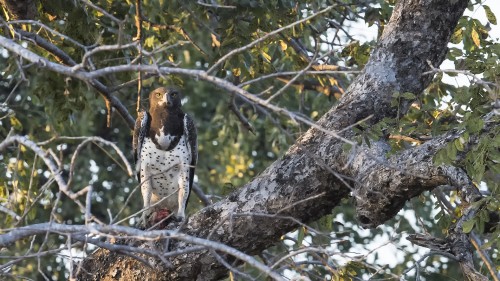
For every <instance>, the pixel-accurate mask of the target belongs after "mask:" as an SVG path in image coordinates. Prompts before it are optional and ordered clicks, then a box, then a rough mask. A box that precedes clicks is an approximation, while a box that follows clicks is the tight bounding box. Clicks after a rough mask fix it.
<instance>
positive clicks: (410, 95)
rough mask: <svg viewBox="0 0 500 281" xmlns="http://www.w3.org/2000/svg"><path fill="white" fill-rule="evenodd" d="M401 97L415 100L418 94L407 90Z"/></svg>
mask: <svg viewBox="0 0 500 281" xmlns="http://www.w3.org/2000/svg"><path fill="white" fill-rule="evenodd" d="M401 97H403V98H404V99H407V100H413V99H415V98H416V96H415V95H414V94H413V93H410V92H405V93H403V94H401Z"/></svg>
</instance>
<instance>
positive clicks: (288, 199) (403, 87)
mask: <svg viewBox="0 0 500 281" xmlns="http://www.w3.org/2000/svg"><path fill="white" fill-rule="evenodd" d="M467 4H468V1H466V0H456V1H441V0H402V1H399V2H398V3H397V4H396V6H395V8H394V12H393V15H392V17H391V19H390V22H389V24H388V25H387V26H386V28H385V30H384V33H383V35H382V37H381V38H380V40H379V42H378V44H377V46H376V48H375V50H374V52H373V54H372V55H371V58H370V60H369V62H368V64H367V65H366V67H365V69H364V71H363V73H362V74H361V75H359V77H358V78H357V79H356V80H355V82H354V83H353V84H352V85H351V87H350V88H349V89H348V91H347V93H346V94H345V96H344V97H343V98H342V99H341V101H340V103H339V104H338V105H337V106H335V107H333V108H332V109H331V110H330V111H329V112H328V113H326V114H325V115H324V116H323V117H322V118H321V119H320V120H319V121H318V123H317V124H318V125H320V126H322V127H323V128H325V129H328V130H332V131H340V130H342V129H344V128H347V127H349V126H351V125H353V124H355V123H356V122H357V121H359V120H362V119H363V118H366V117H368V116H371V118H370V119H369V121H368V122H369V123H375V122H377V121H379V120H381V119H382V118H384V117H391V118H394V117H396V115H397V112H398V110H397V109H396V108H394V107H391V106H390V102H391V99H392V95H393V93H395V92H399V93H403V92H412V93H414V94H416V95H420V94H421V93H422V91H423V90H424V89H425V87H426V86H428V84H429V83H430V80H431V78H432V75H423V73H424V72H426V71H429V70H430V66H429V64H431V65H432V66H434V67H438V66H439V65H440V64H441V62H442V61H443V60H444V58H445V55H446V53H447V47H446V46H447V43H448V40H449V38H450V36H451V34H452V32H453V30H454V27H455V26H456V23H457V21H458V19H459V18H460V16H461V15H462V13H463V11H464V9H465V8H466V6H467ZM408 106H409V102H407V103H405V104H401V105H400V108H399V112H402V113H404V112H405V111H406V109H407V108H408ZM341 135H342V136H343V137H344V138H347V139H352V138H353V137H354V136H355V134H354V132H353V131H352V130H345V131H343V132H342V134H341ZM454 138H455V135H454V134H453V132H451V133H449V134H447V135H444V136H442V137H439V138H435V139H433V140H431V141H429V142H428V143H426V144H424V145H421V146H418V147H415V148H413V149H409V150H407V151H404V152H402V153H400V154H399V155H394V156H393V157H392V158H390V159H387V158H386V157H385V156H384V155H385V154H384V152H385V151H386V146H387V145H386V144H385V143H384V142H383V141H380V142H378V143H376V144H374V145H373V146H372V147H371V148H370V149H369V148H367V147H358V148H356V149H354V150H353V151H351V152H344V150H343V148H342V146H343V142H342V141H341V140H339V139H338V138H335V137H334V136H332V135H330V134H325V133H323V132H321V131H319V130H317V129H310V130H309V131H307V132H306V133H305V134H304V135H303V136H302V137H300V138H299V139H298V140H297V141H296V143H295V144H294V145H293V146H292V147H290V149H289V150H288V151H287V153H286V154H285V155H284V156H283V157H282V158H281V159H279V160H277V161H276V162H275V163H273V164H272V165H271V166H270V167H268V168H267V169H266V170H265V171H264V172H262V173H261V174H260V175H259V176H258V177H256V178H255V179H253V180H252V181H251V182H250V183H248V184H246V185H245V186H243V187H242V188H240V189H239V190H237V191H236V192H234V193H233V194H231V195H229V196H228V197H227V198H225V199H224V200H221V201H219V202H217V203H216V204H214V205H212V206H208V207H206V208H204V209H202V210H200V211H199V212H197V213H196V214H194V215H192V216H191V217H190V218H189V221H188V223H187V224H186V225H184V226H183V227H182V230H181V231H182V232H185V233H188V234H190V235H193V236H197V237H202V238H207V237H209V238H210V240H214V241H219V242H222V243H225V244H227V245H229V246H232V247H235V248H236V249H239V250H241V251H243V252H245V253H248V254H258V253H260V252H261V251H262V250H264V249H266V248H268V247H270V246H272V245H273V243H275V242H276V241H278V240H279V238H280V236H282V235H284V234H286V233H287V232H289V231H292V230H293V229H295V228H296V227H297V226H298V224H297V221H301V222H304V223H307V222H311V221H314V220H316V219H319V218H320V217H322V216H324V215H326V214H328V213H330V212H331V211H332V209H333V208H334V207H335V206H337V205H338V204H339V202H340V201H341V199H343V198H345V197H347V196H349V194H352V195H353V198H354V200H355V202H356V204H357V211H358V218H359V222H360V224H361V225H362V226H364V227H375V226H377V225H379V224H381V223H383V222H385V221H386V220H388V219H389V218H391V217H392V216H394V215H395V214H396V213H397V212H398V211H399V210H400V209H401V208H402V207H403V205H404V203H405V202H406V201H407V200H409V199H410V198H412V197H414V196H417V195H419V194H420V193H421V192H423V191H425V190H430V189H432V188H434V187H436V186H439V185H443V184H449V183H450V182H451V183H452V184H453V183H463V182H467V181H468V179H467V178H466V177H464V173H463V172H462V171H461V170H458V169H454V168H447V167H435V166H433V164H432V156H433V155H434V153H435V152H436V151H437V150H438V149H439V148H440V147H442V146H443V145H445V144H446V143H447V142H449V141H450V140H452V139H454ZM339 174H341V175H342V176H337V175H339ZM340 177H343V179H341V178H340ZM346 182H347V183H348V185H346V184H345V183H346ZM349 186H351V187H354V189H353V190H352V189H351V187H349ZM351 192H352V193H351ZM261 214H271V216H269V215H266V216H264V215H261ZM290 218H295V220H296V221H295V220H292V219H290ZM183 247H187V245H186V244H185V243H176V244H173V245H172V249H171V250H178V249H182V248H183ZM228 259H230V258H229V257H228ZM169 261H170V262H171V263H172V267H170V268H166V267H162V266H159V267H157V268H154V269H152V268H149V267H146V266H144V265H143V264H141V263H140V262H139V261H136V260H134V259H133V258H131V257H127V256H123V255H119V254H117V253H111V252H109V251H107V250H103V249H101V250H98V251H97V252H96V253H95V254H94V255H92V257H90V258H88V259H86V260H85V261H84V262H83V263H82V266H83V268H82V270H80V271H79V276H78V279H79V280H116V279H120V278H122V279H125V278H126V279H130V280H133V279H138V278H143V277H144V276H149V277H150V278H151V279H156V280H217V279H220V278H222V277H224V276H226V275H227V274H228V270H227V269H226V268H225V267H224V266H223V265H222V264H220V263H219V262H218V261H217V259H216V258H215V257H214V256H212V255H211V254H210V252H209V251H208V250H205V251H198V252H193V253H187V254H183V255H181V256H177V257H175V258H172V259H170V260H169ZM158 264H161V262H158Z"/></svg>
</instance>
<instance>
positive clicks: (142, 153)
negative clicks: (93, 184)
mask: <svg viewBox="0 0 500 281" xmlns="http://www.w3.org/2000/svg"><path fill="white" fill-rule="evenodd" d="M180 106H181V104H180V96H179V94H178V92H177V91H175V90H174V89H171V88H159V89H156V90H154V91H153V92H151V94H150V111H149V112H142V113H141V114H140V115H139V117H138V118H137V121H136V127H135V130H134V149H135V156H136V170H137V173H138V179H139V181H140V182H141V193H142V197H143V201H144V209H145V211H144V212H143V216H142V224H143V225H144V226H149V225H152V224H155V223H156V222H158V220H161V219H163V217H159V218H158V217H157V215H158V214H160V213H174V214H175V215H176V216H177V217H178V218H180V219H183V218H184V217H185V209H186V204H187V202H188V199H189V194H190V191H191V187H192V184H193V176H194V168H195V165H196V161H197V142H196V128H195V126H194V123H193V120H192V119H191V117H190V116H189V115H187V114H185V113H184V112H182V110H181V109H180Z"/></svg>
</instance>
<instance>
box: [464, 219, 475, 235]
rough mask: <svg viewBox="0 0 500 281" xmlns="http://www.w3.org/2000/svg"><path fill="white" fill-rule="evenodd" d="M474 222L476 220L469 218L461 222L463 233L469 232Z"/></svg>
mask: <svg viewBox="0 0 500 281" xmlns="http://www.w3.org/2000/svg"><path fill="white" fill-rule="evenodd" d="M475 223H476V221H475V220H474V219H471V220H468V221H465V222H464V223H463V224H462V230H463V231H464V233H469V232H471V231H472V228H473V227H474V224H475Z"/></svg>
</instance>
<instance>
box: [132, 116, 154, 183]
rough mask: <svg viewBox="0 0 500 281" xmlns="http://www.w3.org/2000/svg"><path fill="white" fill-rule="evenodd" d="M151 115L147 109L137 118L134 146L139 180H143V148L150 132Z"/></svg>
mask: <svg viewBox="0 0 500 281" xmlns="http://www.w3.org/2000/svg"><path fill="white" fill-rule="evenodd" d="M150 119H151V117H150V116H149V113H148V112H147V111H145V110H143V111H141V112H140V113H139V116H137V120H135V127H134V137H133V140H132V147H133V149H134V160H135V172H136V173H137V180H138V181H139V182H140V181H141V150H142V144H143V143H144V138H145V137H146V135H147V134H148V131H149V126H150V123H151V121H150Z"/></svg>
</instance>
